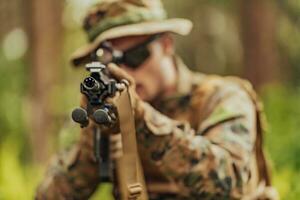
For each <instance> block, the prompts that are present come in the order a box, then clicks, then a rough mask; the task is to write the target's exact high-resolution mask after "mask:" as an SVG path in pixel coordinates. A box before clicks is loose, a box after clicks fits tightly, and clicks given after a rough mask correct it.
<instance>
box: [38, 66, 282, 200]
mask: <svg viewBox="0 0 300 200" xmlns="http://www.w3.org/2000/svg"><path fill="white" fill-rule="evenodd" d="M177 67H178V71H179V79H178V87H177V94H176V95H174V96H172V97H168V98H166V99H160V100H157V101H155V102H151V104H148V103H146V102H143V103H142V106H143V108H144V112H143V113H142V114H141V115H139V116H138V117H136V119H135V120H136V129H137V134H138V145H139V151H140V155H143V156H141V159H142V164H143V167H144V173H145V177H146V183H147V187H148V191H149V196H150V199H153V200H154V199H155V200H162V199H178V200H185V199H191V200H192V199H207V200H212V199H245V200H246V199H247V200H248V199H249V200H250V199H253V200H254V199H261V197H264V198H263V199H276V198H277V197H276V192H275V191H274V189H272V188H271V187H270V186H269V185H265V184H264V178H263V177H260V174H261V173H260V172H259V169H260V168H259V167H258V165H259V164H258V162H257V159H256V158H257V155H256V151H255V149H256V148H257V147H256V140H257V108H256V103H255V102H254V101H253V98H252V97H251V95H250V94H249V92H248V91H246V90H245V88H244V87H243V86H242V85H241V84H240V83H239V82H238V81H234V79H232V78H222V77H217V76H206V75H202V74H197V73H192V72H190V71H189V70H188V69H187V68H186V67H185V66H184V64H183V63H182V62H181V61H179V60H177ZM242 82H243V81H242ZM92 144H93V143H92V127H88V128H85V129H83V130H82V133H81V138H80V141H79V143H78V144H76V145H74V146H73V148H72V149H71V150H69V151H68V152H66V153H63V154H62V155H60V156H58V157H57V158H56V159H55V160H54V161H53V162H52V164H51V165H50V167H49V169H48V172H47V174H46V177H45V179H44V181H43V182H42V184H41V185H40V187H39V189H38V192H37V199H88V197H89V196H90V195H91V194H92V193H93V191H94V190H95V188H96V187H97V185H98V183H99V179H98V171H97V170H98V167H97V164H96V162H95V160H94V158H93V151H92V149H93V145H92ZM260 145H261V144H260ZM263 164H265V163H263ZM100 173H101V172H100ZM156 186H158V187H156ZM259 186H260V190H259V192H258V188H259ZM266 191H268V193H266Z"/></svg>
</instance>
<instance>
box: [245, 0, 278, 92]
mask: <svg viewBox="0 0 300 200" xmlns="http://www.w3.org/2000/svg"><path fill="white" fill-rule="evenodd" d="M276 22H277V19H276V9H275V6H274V5H273V4H272V1H270V0H250V1H248V0H244V1H241V28H242V38H243V43H244V64H245V68H244V76H245V77H246V78H247V79H249V80H250V81H251V82H252V83H253V84H254V86H255V87H256V88H260V87H261V86H262V85H264V84H266V83H270V82H274V81H276V79H277V78H278V77H277V75H278V60H277V59H278V58H277V56H278V52H277V48H276V38H275V37H276Z"/></svg>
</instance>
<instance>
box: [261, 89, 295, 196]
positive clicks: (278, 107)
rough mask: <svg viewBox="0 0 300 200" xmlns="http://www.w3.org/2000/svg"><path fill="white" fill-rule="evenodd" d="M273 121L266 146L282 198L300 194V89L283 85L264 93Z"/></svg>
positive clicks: (270, 118) (266, 107)
mask: <svg viewBox="0 0 300 200" xmlns="http://www.w3.org/2000/svg"><path fill="white" fill-rule="evenodd" d="M263 99H264V103H265V111H266V114H267V117H268V122H269V125H270V126H269V127H270V128H269V131H268V133H267V134H266V147H267V149H268V152H269V153H270V155H271V158H272V164H273V168H274V169H273V176H274V177H273V178H274V183H275V185H276V186H277V188H278V189H279V192H280V194H281V196H282V199H286V200H292V199H295V200H296V199H298V197H299V196H300V185H299V184H298V180H299V178H300V172H299V170H298V169H299V167H300V158H299V154H300V145H299V137H300V133H299V124H300V117H299V116H300V92H299V91H297V90H295V89H291V88H285V87H282V86H281V87H280V86H273V87H270V88H268V89H267V90H266V91H265V92H264V95H263Z"/></svg>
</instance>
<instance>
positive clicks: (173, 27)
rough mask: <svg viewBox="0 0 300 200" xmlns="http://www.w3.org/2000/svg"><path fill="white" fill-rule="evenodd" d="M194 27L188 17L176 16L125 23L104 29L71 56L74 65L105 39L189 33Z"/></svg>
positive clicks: (82, 61)
mask: <svg viewBox="0 0 300 200" xmlns="http://www.w3.org/2000/svg"><path fill="white" fill-rule="evenodd" d="M192 27H193V23H192V22H191V21H190V20H187V19H181V18H175V19H166V20H160V21H152V22H142V23H137V24H130V25H123V26H118V27H115V28H111V29H109V30H107V31H104V32H103V33H101V34H100V35H98V37H97V38H96V39H95V40H94V41H93V42H92V43H90V44H88V45H86V46H83V47H81V48H79V49H78V50H77V51H75V52H74V53H73V54H72V56H71V62H72V63H73V65H74V66H79V65H81V64H82V63H84V60H86V59H87V58H88V57H89V55H90V53H91V52H93V51H95V50H96V49H97V48H98V47H99V45H100V44H101V43H102V42H103V41H105V40H111V39H114V38H121V37H126V36H137V35H152V34H156V33H163V32H172V33H176V34H179V35H188V34H189V33H190V31H191V29H192Z"/></svg>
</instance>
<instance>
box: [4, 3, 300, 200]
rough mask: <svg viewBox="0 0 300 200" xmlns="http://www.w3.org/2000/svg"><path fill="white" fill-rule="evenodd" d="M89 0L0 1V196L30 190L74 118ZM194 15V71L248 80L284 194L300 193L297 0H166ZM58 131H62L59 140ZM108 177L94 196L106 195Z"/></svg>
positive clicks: (189, 52) (173, 9)
mask: <svg viewBox="0 0 300 200" xmlns="http://www.w3.org/2000/svg"><path fill="white" fill-rule="evenodd" d="M94 2H96V1H95V0H84V1H82V0H64V1H61V0H51V1H49V0H28V1H22V0H10V1H4V0H3V1H0V24H1V25H0V44H1V46H0V77H1V78H0V200H19V199H25V200H27V199H33V195H34V191H35V188H36V185H37V183H38V181H39V180H40V179H41V177H42V175H43V173H44V171H45V163H47V161H48V160H49V158H50V155H51V154H53V153H54V152H56V151H57V150H58V149H59V147H60V146H61V145H66V144H61V142H60V141H64V142H65V143H71V142H72V141H70V140H68V138H69V136H70V134H77V133H78V131H79V127H78V126H76V125H75V124H74V123H72V122H71V120H70V117H69V115H70V112H71V110H72V108H74V107H75V106H77V105H78V102H79V87H78V86H79V83H80V80H81V79H82V77H84V76H85V75H86V72H85V71H84V70H83V69H73V68H72V67H71V66H70V64H69V62H68V58H69V55H70V54H71V53H72V51H73V50H75V49H76V48H77V47H79V46H81V45H82V44H84V43H85V42H86V38H85V36H84V34H83V32H82V31H81V20H82V17H83V15H84V13H85V11H86V8H87V7H88V6H89V5H91V4H93V3H94ZM164 3H165V6H166V8H167V10H168V11H169V15H170V16H171V17H175V16H177V17H185V18H189V19H191V20H193V21H194V23H195V27H194V30H193V32H192V34H191V35H190V36H187V37H184V38H182V37H177V36H176V39H177V50H178V52H179V54H180V55H181V56H182V57H183V58H184V60H185V62H186V63H187V64H188V66H190V67H191V68H192V69H194V70H198V71H201V72H205V73H210V74H211V73H215V74H221V75H239V76H242V77H244V78H247V79H249V80H250V81H251V82H252V83H253V84H254V86H255V88H256V89H257V91H259V94H260V96H261V98H262V100H263V102H264V104H265V110H266V113H267V118H268V121H269V129H268V133H267V134H266V139H265V144H266V146H265V147H266V150H267V152H268V156H269V158H270V160H271V165H272V168H273V180H274V183H275V186H276V187H277V188H278V190H279V192H280V195H281V197H282V199H286V200H297V199H298V198H299V197H300V184H298V180H300V171H299V169H300V157H299V156H298V155H299V154H300V145H299V144H298V142H299V141H300V140H299V139H300V132H299V129H300V1H299V0H252V1H238V0H227V1H226V0H185V1H182V0H164ZM62 138H63V139H62ZM109 189H110V186H104V187H103V189H102V190H100V191H99V192H98V193H97V194H96V195H95V196H94V198H93V199H96V198H98V197H99V196H100V197H101V196H102V197H103V196H104V198H105V199H109V197H107V191H108V190H109Z"/></svg>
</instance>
